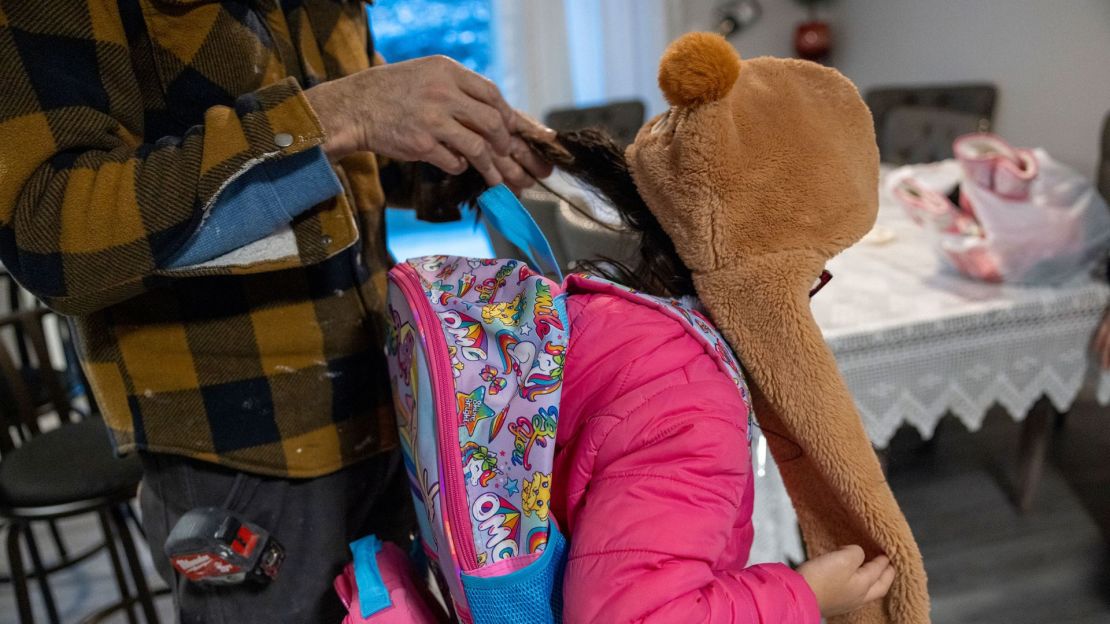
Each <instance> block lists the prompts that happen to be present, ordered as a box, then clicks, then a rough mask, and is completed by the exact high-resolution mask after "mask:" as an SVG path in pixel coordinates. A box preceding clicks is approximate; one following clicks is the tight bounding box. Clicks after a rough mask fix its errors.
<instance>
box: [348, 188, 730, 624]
mask: <svg viewBox="0 0 1110 624" xmlns="http://www.w3.org/2000/svg"><path fill="white" fill-rule="evenodd" d="M478 204H479V207H480V208H481V212H482V215H483V217H484V218H485V219H486V220H487V221H488V222H489V224H490V225H491V226H492V227H493V228H495V229H497V230H498V231H499V232H501V234H502V235H504V236H505V238H506V239H508V240H509V241H510V242H511V243H513V244H514V245H515V246H516V247H518V248H519V249H521V250H522V251H523V252H524V253H525V254H526V255H527V256H528V257H529V259H530V261H531V266H529V264H526V263H524V262H522V261H519V260H509V259H497V260H490V259H482V258H464V257H457V256H429V257H423V258H412V259H409V260H406V261H405V262H402V263H400V264H398V265H397V266H396V267H394V268H393V269H392V270H391V271H390V273H389V295H388V301H389V314H390V316H391V319H392V322H391V323H390V324H389V334H388V336H387V340H386V352H387V356H388V359H389V375H390V381H391V383H392V389H393V398H394V406H395V410H396V414H397V424H398V429H399V437H400V441H401V448H402V451H403V453H404V458H405V464H406V468H407V470H408V476H409V481H410V484H411V490H412V495H413V500H414V501H415V506H416V512H417V519H418V522H419V528H420V542H421V545H422V546H423V550H424V553H425V554H426V555H427V559H428V561H429V562H430V564H431V566H432V568H433V571H434V573H435V577H436V578H437V580H438V582H439V585H440V587H439V589H440V593H441V594H442V595H443V596H444V598H445V599H446V600H447V602H448V603H449V606H450V607H452V609H453V611H454V614H455V616H456V618H457V619H458V620H459V621H461V622H464V623H474V624H502V623H504V624H509V623H512V624H520V623H547V622H560V621H561V611H562V604H561V602H562V583H561V581H562V576H563V567H564V564H565V560H566V552H567V542H566V539H565V538H564V536H563V535H562V534H561V533H560V531H559V527H558V526H557V525H556V523H555V519H554V516H553V515H551V514H550V513H549V510H548V502H549V500H550V491H551V487H552V483H551V474H552V466H553V461H554V452H555V436H556V427H557V425H558V422H559V397H560V389H561V386H562V379H563V366H564V363H565V360H566V357H567V344H568V338H569V335H568V334H569V330H570V328H569V326H567V324H566V323H565V322H564V321H565V319H566V308H565V299H566V296H567V289H568V288H570V289H572V290H583V291H586V290H593V291H596V290H599V289H601V290H612V289H619V290H622V291H624V292H625V293H631V296H634V297H637V298H641V299H643V300H645V302H646V303H649V304H650V305H652V306H654V307H656V308H657V309H660V310H662V311H664V312H666V313H668V314H671V315H673V316H674V317H676V318H678V319H680V320H682V321H683V322H684V324H686V325H687V327H688V328H690V331H691V332H692V333H694V334H695V335H696V336H698V337H699V339H700V340H703V341H704V342H705V343H706V345H707V347H709V348H710V349H711V352H715V353H717V354H718V355H719V356H720V363H721V368H722V369H723V370H725V372H726V373H728V374H729V376H730V377H732V378H733V380H734V381H735V382H736V383H737V385H738V387H739V388H740V390H741V393H742V394H743V395H744V398H745V399H747V388H746V387H745V386H744V383H743V380H742V377H741V375H740V368H739V365H738V364H737V362H736V360H735V358H734V357H733V356H732V353H731V351H730V350H729V349H728V347H727V344H726V343H725V341H724V339H723V338H721V337H720V336H719V335H718V334H717V333H716V331H715V330H713V329H712V327H711V325H709V324H708V323H707V322H706V321H705V320H704V319H702V318H701V317H700V316H698V315H697V313H696V312H695V311H693V310H690V309H688V308H686V307H684V306H682V305H681V304H680V303H679V302H678V301H674V300H668V299H661V298H657V297H649V296H648V295H644V294H639V293H635V292H632V291H629V289H626V288H624V287H623V286H619V285H617V284H614V283H612V282H608V281H606V280H601V279H598V278H593V277H587V276H584V275H573V276H571V277H570V278H568V280H567V282H566V283H565V284H564V283H560V282H556V281H554V280H552V279H550V278H549V277H547V276H546V275H554V276H556V277H557V278H560V279H561V275H560V273H559V268H558V265H557V264H556V262H555V259H554V256H553V254H552V253H551V248H550V246H549V245H548V243H547V241H546V239H545V238H544V237H543V234H542V233H541V232H540V230H539V228H538V227H537V226H536V224H535V222H534V221H533V220H532V218H531V216H530V215H529V214H528V212H527V211H526V210H525V209H524V207H523V206H521V205H520V203H519V202H518V201H517V199H516V197H514V196H513V194H512V193H511V192H510V191H509V190H508V189H507V188H505V187H504V186H498V187H495V188H492V189H490V190H488V191H486V192H485V193H484V194H482V196H481V197H479V199H478ZM532 267H536V269H538V270H540V271H544V273H546V275H545V274H543V273H539V272H537V270H536V269H533V268H532ZM370 542H371V544H372V547H371V548H370V549H369V550H368V547H367V544H366V543H364V540H360V541H359V542H355V543H354V544H352V552H353V553H354V555H355V562H354V565H353V569H352V568H350V567H349V568H348V570H347V571H346V572H345V573H344V575H341V576H340V578H338V579H337V580H336V587H337V589H338V590H339V593H340V595H341V597H342V598H343V599H344V602H345V603H346V604H347V605H348V608H349V609H350V610H351V615H349V616H348V619H347V620H345V622H347V623H348V624H358V623H360V622H370V623H375V624H376V623H378V622H393V621H397V622H400V621H407V622H432V621H435V620H436V617H435V616H433V615H429V614H427V613H416V612H415V611H416V610H415V609H413V608H412V606H411V605H412V600H411V598H412V594H413V593H414V591H415V590H413V588H411V587H409V588H408V590H407V593H406V590H405V588H403V587H401V586H400V583H399V582H397V581H393V582H392V584H393V587H390V584H391V583H390V582H384V583H383V579H385V580H386V581H388V580H389V579H390V578H396V577H397V575H396V574H394V573H393V572H392V571H390V573H389V574H386V573H380V572H379V571H378V569H377V566H378V565H379V563H381V562H385V563H383V564H382V565H392V564H391V563H390V562H395V561H396V553H391V552H389V551H387V550H383V549H382V548H381V546H380V545H379V544H378V542H377V541H376V539H374V538H373V536H371V537H370ZM386 546H389V545H386ZM375 553H377V556H376V557H375ZM386 555H389V556H388V557H387V556H386ZM352 570H353V571H352ZM410 576H411V575H410ZM355 594H357V600H358V602H359V604H357V605H355V604H353V602H354V600H355ZM390 596H392V597H393V598H392V601H391V599H390ZM391 602H392V605H393V606H395V607H397V608H394V609H392V610H391V609H389V607H390V605H391ZM398 611H401V612H402V613H398ZM375 614H378V615H375ZM359 616H361V618H360V617H359ZM391 618H392V619H391Z"/></svg>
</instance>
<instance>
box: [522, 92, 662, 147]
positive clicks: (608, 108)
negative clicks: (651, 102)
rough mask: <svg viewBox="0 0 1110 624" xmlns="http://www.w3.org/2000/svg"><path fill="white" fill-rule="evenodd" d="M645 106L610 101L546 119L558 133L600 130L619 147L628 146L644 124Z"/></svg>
mask: <svg viewBox="0 0 1110 624" xmlns="http://www.w3.org/2000/svg"><path fill="white" fill-rule="evenodd" d="M644 111H645V109H644V103H643V102H641V101H640V100H624V101H620V102H609V103H607V104H602V105H600V106H586V107H581V108H561V109H556V110H552V111H550V112H548V113H547V115H546V116H545V117H544V123H545V124H547V126H548V127H549V128H553V129H555V130H558V131H564V130H581V129H583V128H593V127H600V128H604V129H605V130H607V131H608V132H609V134H610V135H612V137H613V139H614V140H615V141H616V142H617V144H618V145H621V146H622V147H624V146H627V145H628V144H629V143H631V142H632V140H633V139H635V138H636V133H637V132H639V131H640V126H642V125H644Z"/></svg>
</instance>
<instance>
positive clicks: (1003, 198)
mask: <svg viewBox="0 0 1110 624" xmlns="http://www.w3.org/2000/svg"><path fill="white" fill-rule="evenodd" d="M954 151H955V153H956V154H957V156H958V157H959V158H958V161H945V162H943V163H934V164H929V165H908V166H905V167H901V168H899V169H896V170H894V171H892V172H891V173H890V174H889V175H888V176H887V178H886V185H887V188H888V190H889V191H890V192H891V194H892V195H893V196H894V197H895V199H896V200H897V201H898V202H899V203H900V204H901V205H902V206H903V208H905V210H906V212H907V213H908V214H909V215H910V217H911V218H913V219H914V221H915V222H917V223H918V224H920V225H922V226H924V227H925V229H926V230H927V231H929V232H930V233H931V235H932V237H933V239H934V244H935V245H936V248H937V251H938V253H939V254H940V256H941V257H942V258H943V259H944V261H945V262H946V263H947V264H948V265H949V266H951V267H952V268H954V269H955V270H957V271H959V272H960V273H963V274H964V275H967V276H969V277H972V278H975V279H978V280H983V281H990V282H1011V283H1040V284H1043V283H1058V282H1061V281H1064V280H1066V279H1068V278H1070V277H1072V276H1073V275H1075V274H1077V273H1079V272H1081V271H1083V270H1085V269H1087V268H1089V267H1090V266H1091V265H1092V264H1093V263H1094V262H1095V261H1096V260H1099V259H1101V258H1102V257H1103V256H1104V254H1105V253H1106V250H1107V249H1108V248H1110V208H1107V205H1106V201H1105V200H1104V199H1103V198H1102V197H1101V196H1100V195H1099V194H1098V193H1097V192H1096V191H1095V189H1094V186H1093V185H1092V184H1091V182H1090V181H1088V180H1087V179H1086V178H1084V177H1083V176H1081V175H1079V174H1077V173H1076V172H1075V171H1072V170H1071V169H1069V168H1068V167H1066V166H1065V165H1063V164H1061V163H1059V162H1057V161H1056V160H1054V159H1053V158H1052V157H1050V156H1049V155H1048V153H1047V152H1045V151H1044V150H1042V149H1039V148H1038V149H1033V150H1025V149H1016V148H1011V147H1010V146H1009V145H1008V144H1006V143H1005V142H1004V141H1002V140H1001V139H998V138H997V137H994V136H993V135H984V134H975V135H968V136H964V137H960V138H958V139H956V143H955V145H954ZM956 162H958V165H957V164H956ZM957 184H958V185H959V194H960V199H959V205H958V206H957V205H956V204H953V203H952V202H951V201H949V199H948V197H947V195H948V194H949V193H950V192H951V191H952V190H953V188H954V187H955V186H956V185H957ZM968 219H970V220H973V221H974V222H975V224H977V228H975V227H967V226H966V225H965V226H963V227H957V226H956V224H965V222H966V220H968Z"/></svg>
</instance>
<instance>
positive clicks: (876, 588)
mask: <svg viewBox="0 0 1110 624" xmlns="http://www.w3.org/2000/svg"><path fill="white" fill-rule="evenodd" d="M893 583H894V566H892V565H888V566H887V567H886V569H884V570H883V573H882V574H880V575H879V578H878V580H876V581H875V583H874V584H872V585H871V587H869V588H868V589H867V594H866V595H864V597H863V602H864V603H868V602H871V601H872V600H878V599H879V598H882V597H883V596H885V595H886V593H887V592H888V591H890V586H891V584H893Z"/></svg>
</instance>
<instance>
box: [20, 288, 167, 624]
mask: <svg viewBox="0 0 1110 624" xmlns="http://www.w3.org/2000/svg"><path fill="white" fill-rule="evenodd" d="M52 315H53V313H52V312H50V311H49V310H47V309H45V308H33V309H29V310H25V311H21V312H15V313H12V314H9V315H6V316H3V317H0V426H2V427H3V431H2V432H0V518H3V519H4V520H5V521H6V523H7V529H8V535H7V540H6V542H7V554H8V560H9V565H10V567H11V583H12V586H13V589H14V591H15V595H16V604H17V606H18V611H19V618H20V622H21V623H22V624H31V622H33V621H34V614H33V613H32V607H31V599H30V587H29V585H30V581H31V580H32V578H33V579H34V580H36V581H37V584H38V586H39V589H40V591H41V593H42V599H43V605H44V607H45V610H46V615H47V618H48V621H50V622H51V623H57V622H59V616H58V609H57V606H56V604H55V602H54V597H53V593H52V592H51V590H50V583H49V576H50V573H51V572H54V571H56V570H58V569H62V568H65V567H69V566H71V565H74V564H76V563H79V562H80V561H83V560H84V559H86V558H88V557H89V556H91V555H92V554H93V553H94V552H96V551H97V550H98V549H99V548H94V549H92V550H91V551H88V552H86V553H83V554H82V555H80V556H78V557H70V556H69V555H68V553H65V552H64V551H62V553H61V558H62V561H60V562H58V563H56V564H54V565H50V566H47V565H44V562H43V559H42V556H41V554H40V551H39V548H38V544H37V543H36V540H35V536H34V533H33V532H32V530H31V527H32V525H33V524H35V523H49V524H50V525H51V526H52V532H54V531H56V530H57V527H56V526H53V521H55V520H59V519H63V518H69V517H73V516H77V515H81V514H95V515H96V516H97V518H98V520H99V523H100V526H101V530H102V531H103V534H104V543H103V545H102V546H100V548H104V549H105V550H107V551H108V555H109V558H110V560H111V564H112V569H113V572H114V574H115V577H116V582H117V584H118V586H119V591H120V600H119V601H118V602H117V603H115V604H113V605H111V606H109V607H107V608H105V609H101V610H100V611H98V612H96V613H94V614H92V615H90V616H88V617H86V618H85V619H84V620H83V621H86V622H96V621H100V620H101V619H103V618H104V617H106V616H107V615H109V614H111V613H115V612H118V611H120V610H125V611H126V613H127V617H128V621H129V622H130V623H131V624H137V623H138V618H137V615H136V613H137V610H136V607H138V611H141V613H142V614H143V617H144V619H145V620H146V622H147V623H148V624H153V623H156V622H158V615H157V612H156V610H155V608H154V601H153V596H154V593H152V592H151V590H150V587H149V586H148V584H147V581H146V577H145V574H144V572H143V567H142V563H141V561H140V558H139V552H138V549H137V547H136V544H135V540H134V537H133V534H132V532H131V525H132V524H135V520H134V518H133V516H132V514H131V511H130V506H129V505H130V502H131V500H132V499H133V498H134V496H135V491H136V489H137V487H138V484H139V481H140V479H141V478H142V468H141V466H140V464H139V461H138V457H136V456H130V457H126V458H122V459H121V458H117V457H116V456H115V454H114V453H113V451H112V447H111V443H110V442H109V438H108V432H107V429H106V427H105V425H104V422H103V421H102V420H101V419H100V418H99V417H98V416H90V417H86V418H79V417H80V414H79V413H77V412H76V411H75V410H74V409H73V406H72V405H71V404H70V398H69V394H68V392H66V390H65V387H64V385H63V382H62V379H63V375H62V373H63V372H64V371H58V370H57V369H55V368H54V365H53V364H52V363H51V358H50V353H49V349H48V347H47V342H46V336H45V332H44V331H43V321H44V319H46V318H47V317H49V316H52ZM18 345H23V347H24V349H25V351H24V353H26V354H29V355H30V356H33V358H32V357H28V356H26V355H24V354H23V353H19V346H18ZM13 349H14V350H15V351H16V352H17V354H16V355H14V356H13V352H12V351H13ZM20 355H24V357H19V356H20ZM32 384H34V385H32ZM40 397H45V401H43V400H41V399H40ZM48 412H54V413H56V414H57V416H58V419H59V421H60V425H61V426H59V427H58V428H56V429H52V430H50V431H46V432H43V431H42V430H41V428H40V425H39V421H40V417H41V416H43V415H44V414H45V413H48ZM136 526H137V525H136ZM55 539H56V540H57V541H58V543H59V545H60V544H61V540H60V536H55ZM24 544H25V545H26V548H27V552H28V553H29V554H30V558H31V568H32V573H28V571H27V569H26V567H25V564H24V561H23V552H22V550H23V549H22V546H23V545H24ZM121 553H122V557H121ZM125 561H126V566H125V564H124V562H125ZM132 586H133V588H132Z"/></svg>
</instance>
